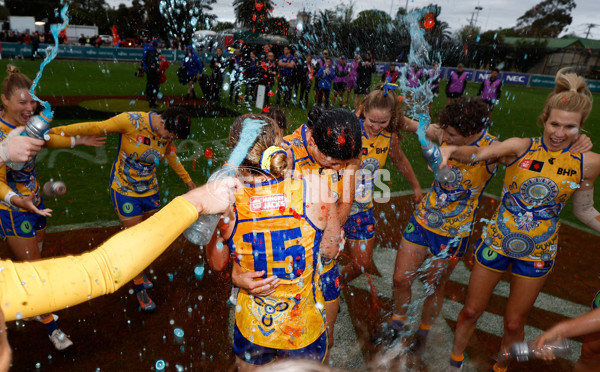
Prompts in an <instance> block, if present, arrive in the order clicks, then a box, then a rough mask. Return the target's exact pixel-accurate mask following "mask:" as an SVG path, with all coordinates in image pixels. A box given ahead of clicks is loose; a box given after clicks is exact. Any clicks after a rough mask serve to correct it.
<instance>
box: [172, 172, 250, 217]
mask: <svg viewBox="0 0 600 372" xmlns="http://www.w3.org/2000/svg"><path fill="white" fill-rule="evenodd" d="M241 187H242V184H241V182H240V181H239V180H238V179H237V178H232V177H226V178H222V179H219V180H216V181H214V182H210V183H207V184H206V185H204V186H201V187H198V188H196V189H194V190H191V191H188V192H187V193H185V194H183V195H182V196H183V197H184V198H185V199H186V200H187V201H189V202H190V203H192V204H193V205H194V206H195V207H196V209H198V213H200V214H220V213H223V212H225V211H226V210H228V209H229V208H230V207H231V205H232V204H233V202H235V195H234V192H235V191H236V190H239V189H240V188H241Z"/></svg>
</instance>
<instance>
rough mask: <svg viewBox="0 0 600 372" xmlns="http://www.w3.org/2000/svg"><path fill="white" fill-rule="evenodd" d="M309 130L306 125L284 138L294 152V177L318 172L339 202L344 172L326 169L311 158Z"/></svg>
mask: <svg viewBox="0 0 600 372" xmlns="http://www.w3.org/2000/svg"><path fill="white" fill-rule="evenodd" d="M307 129H308V128H307V126H306V124H304V125H302V126H301V127H300V128H298V129H296V130H295V131H294V133H292V134H290V135H288V136H285V137H284V138H283V140H284V142H285V143H286V144H287V145H289V146H290V149H291V150H292V159H293V162H294V167H293V169H292V176H293V177H294V176H297V174H302V173H312V172H315V173H316V172H318V173H319V175H320V176H321V177H325V178H326V179H327V183H328V184H329V188H330V189H331V192H332V193H333V196H334V198H335V200H337V199H338V198H339V197H340V196H341V195H342V189H343V186H344V182H343V181H342V177H343V175H344V170H343V169H341V170H340V171H339V172H336V171H334V170H333V169H325V168H323V167H321V165H320V164H319V163H317V162H316V161H315V160H314V159H313V158H312V157H311V156H310V154H309V153H308V150H307V148H306V130H307Z"/></svg>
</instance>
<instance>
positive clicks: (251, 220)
mask: <svg viewBox="0 0 600 372" xmlns="http://www.w3.org/2000/svg"><path fill="white" fill-rule="evenodd" d="M284 185H285V186H284ZM286 186H290V187H286ZM305 191H306V185H305V183H304V180H301V179H291V180H290V179H287V180H284V179H274V180H271V181H268V182H264V183H260V184H246V185H244V188H243V189H242V190H241V192H240V193H237V194H236V201H235V204H234V212H235V216H236V222H235V227H234V229H233V232H232V235H231V237H230V238H229V239H228V245H229V248H230V250H231V252H232V253H233V254H234V256H235V257H236V260H237V262H238V263H239V264H240V266H241V267H242V269H243V270H245V271H261V270H264V271H265V275H264V276H263V277H264V278H266V277H268V276H271V275H277V277H278V278H279V286H278V287H277V289H276V291H275V292H274V293H273V294H271V295H269V296H265V297H259V296H253V295H251V294H250V293H248V292H247V291H246V290H243V289H240V292H239V294H238V298H237V307H236V312H235V321H236V325H237V327H238V329H239V331H240V332H241V333H242V335H243V336H244V337H245V338H246V339H247V340H250V341H251V342H252V343H254V344H257V345H260V346H265V347H270V348H274V349H286V350H295V349H300V348H303V347H306V346H308V345H310V344H311V343H313V342H314V341H315V340H317V338H319V336H321V335H322V334H323V332H324V331H325V329H326V326H325V319H324V300H323V295H322V293H321V291H320V289H319V286H318V285H317V283H318V281H319V277H318V275H319V274H318V272H319V270H318V269H317V265H319V262H320V260H319V255H320V254H319V246H320V243H321V238H322V235H323V231H322V230H320V229H319V228H317V227H316V226H315V225H314V224H313V223H312V222H311V221H310V220H309V219H308V217H307V216H306V206H305V204H304V199H305Z"/></svg>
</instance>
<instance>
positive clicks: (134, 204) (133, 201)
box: [110, 189, 160, 219]
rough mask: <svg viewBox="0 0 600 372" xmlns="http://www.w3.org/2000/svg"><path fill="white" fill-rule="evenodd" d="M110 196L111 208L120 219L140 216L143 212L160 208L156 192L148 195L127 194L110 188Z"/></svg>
mask: <svg viewBox="0 0 600 372" xmlns="http://www.w3.org/2000/svg"><path fill="white" fill-rule="evenodd" d="M110 198H111V199H112V203H113V208H115V212H117V214H118V215H119V218H121V219H128V218H134V217H139V216H141V215H142V214H143V213H144V212H151V211H155V210H157V209H159V208H160V198H159V195H158V193H156V194H154V195H150V196H142V197H138V196H127V195H123V194H120V193H118V192H116V191H115V190H113V189H110Z"/></svg>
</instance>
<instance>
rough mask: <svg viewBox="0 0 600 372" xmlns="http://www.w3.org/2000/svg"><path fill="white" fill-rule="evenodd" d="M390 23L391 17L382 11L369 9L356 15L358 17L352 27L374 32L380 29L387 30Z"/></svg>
mask: <svg viewBox="0 0 600 372" xmlns="http://www.w3.org/2000/svg"><path fill="white" fill-rule="evenodd" d="M391 22H392V17H390V15H389V14H387V13H386V12H384V11H383V10H378V9H369V10H363V11H362V12H360V13H358V16H357V17H356V19H355V20H354V21H353V22H352V23H353V24H354V26H356V27H360V28H363V29H365V30H375V29H377V28H382V27H386V28H387V27H388V26H389V25H390V24H391Z"/></svg>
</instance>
